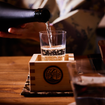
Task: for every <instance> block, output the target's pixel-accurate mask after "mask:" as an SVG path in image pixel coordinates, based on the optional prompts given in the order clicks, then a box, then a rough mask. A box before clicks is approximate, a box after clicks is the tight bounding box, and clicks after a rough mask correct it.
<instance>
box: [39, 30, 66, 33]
mask: <svg viewBox="0 0 105 105" xmlns="http://www.w3.org/2000/svg"><path fill="white" fill-rule="evenodd" d="M51 32H53V33H55V34H57V33H59V32H61V33H63V34H66V33H67V32H66V31H65V30H51ZM46 33H47V31H39V34H46Z"/></svg>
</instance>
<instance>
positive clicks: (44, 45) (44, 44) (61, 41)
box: [39, 30, 66, 61]
mask: <svg viewBox="0 0 105 105" xmlns="http://www.w3.org/2000/svg"><path fill="white" fill-rule="evenodd" d="M39 36H40V48H41V60H42V61H62V60H64V58H65V53H66V31H64V30H52V31H50V32H47V31H41V32H39Z"/></svg>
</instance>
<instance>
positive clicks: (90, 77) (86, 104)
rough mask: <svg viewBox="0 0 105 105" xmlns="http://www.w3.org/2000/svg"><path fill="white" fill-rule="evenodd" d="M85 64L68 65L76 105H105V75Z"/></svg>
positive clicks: (72, 63)
mask: <svg viewBox="0 0 105 105" xmlns="http://www.w3.org/2000/svg"><path fill="white" fill-rule="evenodd" d="M84 62H85V61H84V60H80V62H76V61H73V62H70V63H68V64H67V66H68V71H69V76H70V79H71V85H72V89H73V92H74V96H75V101H76V105H105V75H103V73H101V74H100V73H98V71H97V70H92V68H89V67H88V66H87V65H85V63H84Z"/></svg>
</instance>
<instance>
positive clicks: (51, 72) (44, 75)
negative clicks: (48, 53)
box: [29, 53, 74, 92]
mask: <svg viewBox="0 0 105 105" xmlns="http://www.w3.org/2000/svg"><path fill="white" fill-rule="evenodd" d="M73 60H74V54H71V53H68V54H66V55H65V60H64V61H41V54H33V56H32V58H31V60H30V61H29V71H30V91H31V92H65V91H71V90H72V89H71V86H70V79H69V74H68V68H67V63H68V62H72V61H73Z"/></svg>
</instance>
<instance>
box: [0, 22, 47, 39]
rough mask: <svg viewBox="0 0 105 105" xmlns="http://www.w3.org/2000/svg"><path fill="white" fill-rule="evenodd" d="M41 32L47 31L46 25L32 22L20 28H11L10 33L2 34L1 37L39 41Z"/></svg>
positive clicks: (0, 33)
mask: <svg viewBox="0 0 105 105" xmlns="http://www.w3.org/2000/svg"><path fill="white" fill-rule="evenodd" d="M39 31H46V25H45V23H40V22H31V23H26V24H23V25H21V26H20V27H18V28H16V27H12V28H9V30H8V33H6V32H0V37H3V38H20V39H32V40H36V41H39Z"/></svg>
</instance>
